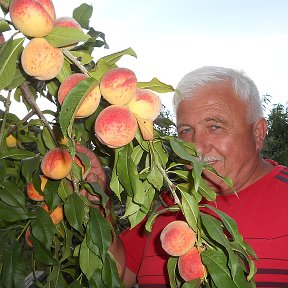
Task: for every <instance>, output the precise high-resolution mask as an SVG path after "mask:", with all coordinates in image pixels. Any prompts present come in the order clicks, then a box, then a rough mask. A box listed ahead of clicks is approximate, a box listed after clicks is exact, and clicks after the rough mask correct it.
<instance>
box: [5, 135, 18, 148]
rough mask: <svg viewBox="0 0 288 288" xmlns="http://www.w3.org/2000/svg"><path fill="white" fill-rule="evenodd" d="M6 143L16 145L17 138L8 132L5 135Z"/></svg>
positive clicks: (11, 145)
mask: <svg viewBox="0 0 288 288" xmlns="http://www.w3.org/2000/svg"><path fill="white" fill-rule="evenodd" d="M6 144H7V146H8V147H16V146H17V139H16V138H15V137H14V136H13V135H12V134H10V135H9V136H7V137H6Z"/></svg>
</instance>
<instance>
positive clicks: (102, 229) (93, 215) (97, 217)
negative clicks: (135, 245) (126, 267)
mask: <svg viewBox="0 0 288 288" xmlns="http://www.w3.org/2000/svg"><path fill="white" fill-rule="evenodd" d="M88 226H89V232H90V236H91V239H92V241H93V242H94V243H95V244H96V245H97V246H98V248H99V249H100V254H101V258H102V259H105V257H106V253H107V250H108V248H109V246H110V244H111V241H112V227H111V224H110V223H109V222H108V221H107V220H106V219H105V218H104V217H103V216H102V215H101V213H100V212H99V211H98V210H97V209H93V208H91V209H90V221H89V223H88Z"/></svg>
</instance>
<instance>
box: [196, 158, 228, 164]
mask: <svg viewBox="0 0 288 288" xmlns="http://www.w3.org/2000/svg"><path fill="white" fill-rule="evenodd" d="M198 161H199V162H200V163H202V164H207V165H214V164H216V163H217V162H218V161H223V158H222V157H219V156H200V157H198Z"/></svg>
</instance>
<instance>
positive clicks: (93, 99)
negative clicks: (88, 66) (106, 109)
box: [58, 73, 101, 118]
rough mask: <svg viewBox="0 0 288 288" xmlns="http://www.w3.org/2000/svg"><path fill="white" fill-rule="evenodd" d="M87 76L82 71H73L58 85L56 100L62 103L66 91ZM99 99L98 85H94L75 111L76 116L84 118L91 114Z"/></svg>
mask: <svg viewBox="0 0 288 288" xmlns="http://www.w3.org/2000/svg"><path fill="white" fill-rule="evenodd" d="M86 78H88V76H87V75H85V74H83V73H75V74H72V75H70V76H68V77H67V78H66V79H65V80H64V81H63V82H62V83H61V85H60V87H59V90H58V101H59V103H60V105H62V104H63V102H64V99H65V97H66V96H67V94H68V92H69V91H70V90H71V89H72V88H73V87H74V86H76V85H77V84H78V83H79V82H80V81H81V80H84V79H86ZM100 100H101V93H100V90H99V86H96V87H95V88H94V89H93V90H92V91H91V92H90V93H89V94H88V95H87V97H86V98H85V99H84V101H83V102H82V104H81V106H80V107H79V109H78V111H77V112H76V115H75V117H76V118H84V117H88V116H90V115H91V114H93V113H94V112H95V111H96V109H97V108H98V106H99V103H100Z"/></svg>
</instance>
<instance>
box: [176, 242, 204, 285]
mask: <svg viewBox="0 0 288 288" xmlns="http://www.w3.org/2000/svg"><path fill="white" fill-rule="evenodd" d="M178 271H179V274H180V276H181V277H182V278H183V279H184V280H185V281H192V280H194V279H203V278H204V276H205V275H206V273H207V271H206V268H205V266H204V265H203V264H202V261H201V257H200V254H199V252H198V250H197V248H196V247H193V248H192V249H191V250H190V251H188V252H187V253H186V254H184V255H182V256H180V257H179V260H178Z"/></svg>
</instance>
